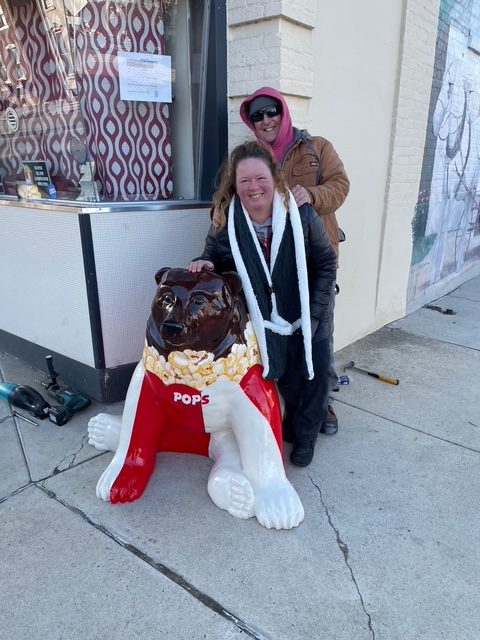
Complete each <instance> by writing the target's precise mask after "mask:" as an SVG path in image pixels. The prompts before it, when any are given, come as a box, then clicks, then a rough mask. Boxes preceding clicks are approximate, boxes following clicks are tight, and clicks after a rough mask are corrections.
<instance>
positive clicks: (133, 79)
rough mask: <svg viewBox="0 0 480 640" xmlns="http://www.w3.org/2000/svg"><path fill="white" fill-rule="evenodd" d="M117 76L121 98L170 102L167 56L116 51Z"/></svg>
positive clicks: (169, 77) (170, 85)
mask: <svg viewBox="0 0 480 640" xmlns="http://www.w3.org/2000/svg"><path fill="white" fill-rule="evenodd" d="M118 75H119V79H120V99H121V100H135V101H137V102H138V101H142V102H171V101H172V63H171V57H170V56H162V55H155V54H152V53H130V52H127V51H119V52H118Z"/></svg>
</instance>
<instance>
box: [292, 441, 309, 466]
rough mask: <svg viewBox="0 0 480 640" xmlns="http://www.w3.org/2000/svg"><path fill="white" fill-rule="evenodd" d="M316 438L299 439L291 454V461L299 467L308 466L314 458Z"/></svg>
mask: <svg viewBox="0 0 480 640" xmlns="http://www.w3.org/2000/svg"><path fill="white" fill-rule="evenodd" d="M314 451H315V440H297V442H295V444H294V445H293V449H292V453H291V454H290V462H291V463H292V464H294V465H295V466H297V467H308V465H309V464H310V463H311V461H312V460H313V452H314Z"/></svg>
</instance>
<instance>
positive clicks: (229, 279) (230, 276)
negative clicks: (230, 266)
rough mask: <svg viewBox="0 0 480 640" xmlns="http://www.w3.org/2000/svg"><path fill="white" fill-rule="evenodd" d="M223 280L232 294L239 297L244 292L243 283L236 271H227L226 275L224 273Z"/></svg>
mask: <svg viewBox="0 0 480 640" xmlns="http://www.w3.org/2000/svg"><path fill="white" fill-rule="evenodd" d="M222 278H223V279H224V280H225V283H226V284H227V285H228V288H229V289H230V291H231V292H232V294H233V295H234V296H237V295H238V294H239V293H240V291H241V290H242V281H241V280H240V276H239V275H238V273H236V272H235V271H225V273H222Z"/></svg>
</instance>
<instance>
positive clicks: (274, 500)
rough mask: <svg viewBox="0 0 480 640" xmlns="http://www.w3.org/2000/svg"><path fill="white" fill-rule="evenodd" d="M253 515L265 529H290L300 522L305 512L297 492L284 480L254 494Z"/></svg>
mask: <svg viewBox="0 0 480 640" xmlns="http://www.w3.org/2000/svg"><path fill="white" fill-rule="evenodd" d="M255 515H256V516H257V520H258V521H259V523H260V524H261V525H263V526H264V527H266V528H267V529H292V528H293V527H298V525H299V524H300V523H301V522H302V520H303V518H304V517H305V512H304V510H303V505H302V502H301V500H300V498H299V497H298V495H297V492H296V491H295V489H294V488H293V487H292V485H291V484H290V482H288V480H285V481H284V482H281V483H278V484H273V485H272V486H270V487H266V488H263V489H259V490H258V491H257V492H256V496H255Z"/></svg>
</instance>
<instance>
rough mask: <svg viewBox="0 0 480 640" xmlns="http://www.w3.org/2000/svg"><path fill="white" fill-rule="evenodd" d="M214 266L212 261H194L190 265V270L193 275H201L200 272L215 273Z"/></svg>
mask: <svg viewBox="0 0 480 640" xmlns="http://www.w3.org/2000/svg"><path fill="white" fill-rule="evenodd" d="M213 267H214V264H213V262H210V260H192V262H190V264H189V265H188V270H189V271H191V272H192V273H200V271H203V270H204V269H205V271H213Z"/></svg>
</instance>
